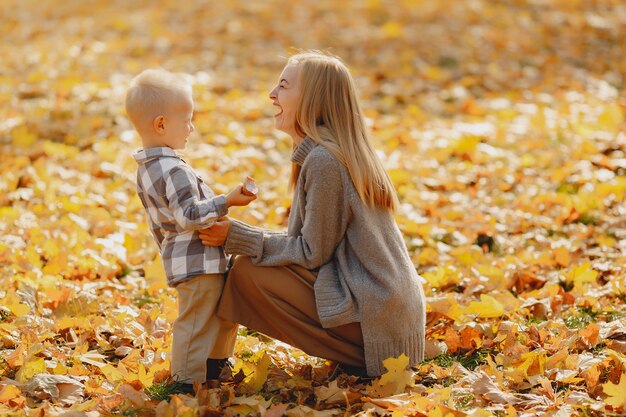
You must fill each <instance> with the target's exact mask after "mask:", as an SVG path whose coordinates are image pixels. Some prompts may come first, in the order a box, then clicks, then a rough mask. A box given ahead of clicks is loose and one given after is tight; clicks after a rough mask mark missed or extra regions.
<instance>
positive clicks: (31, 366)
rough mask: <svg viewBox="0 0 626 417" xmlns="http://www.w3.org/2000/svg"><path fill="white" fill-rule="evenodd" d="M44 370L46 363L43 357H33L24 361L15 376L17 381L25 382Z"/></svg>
mask: <svg viewBox="0 0 626 417" xmlns="http://www.w3.org/2000/svg"><path fill="white" fill-rule="evenodd" d="M45 372H46V363H45V362H44V359H43V358H34V359H32V360H28V361H26V363H24V365H23V366H22V367H21V368H20V370H19V371H17V374H16V375H15V378H16V379H17V380H18V381H19V382H26V381H28V380H29V379H31V378H32V377H33V376H35V375H37V374H42V373H45Z"/></svg>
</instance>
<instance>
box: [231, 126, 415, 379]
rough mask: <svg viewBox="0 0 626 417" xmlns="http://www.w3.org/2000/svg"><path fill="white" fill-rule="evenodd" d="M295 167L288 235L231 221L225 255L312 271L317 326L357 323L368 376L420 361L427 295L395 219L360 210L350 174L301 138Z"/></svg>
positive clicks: (325, 152)
mask: <svg viewBox="0 0 626 417" xmlns="http://www.w3.org/2000/svg"><path fill="white" fill-rule="evenodd" d="M292 161H293V162H295V163H297V164H299V165H301V166H302V169H301V171H300V176H299V177H298V181H297V184H296V189H295V193H294V197H293V202H292V207H291V212H290V215H289V223H288V228H287V233H286V234H284V233H283V234H277V233H268V232H267V230H264V229H260V228H257V227H253V226H250V225H248V224H246V223H243V222H240V221H237V220H233V222H232V224H231V227H230V230H229V233H228V237H227V239H226V244H225V250H226V252H228V253H233V254H240V255H247V256H250V257H251V258H252V261H253V262H254V263H255V264H257V265H260V266H280V265H291V264H296V265H301V266H304V267H305V268H307V269H310V270H317V271H318V274H317V280H316V281H315V284H314V291H315V301H316V305H317V312H318V314H319V317H320V320H321V323H322V326H323V327H325V328H328V327H336V326H340V325H343V324H347V323H351V322H360V324H361V329H362V332H363V340H364V353H365V362H366V368H367V373H368V375H370V376H377V375H381V374H382V373H384V366H383V364H382V361H383V360H384V359H386V358H389V357H398V356H400V355H401V354H402V353H404V354H406V355H407V356H408V357H409V358H410V363H409V364H410V365H415V364H417V363H419V362H420V361H422V360H423V357H424V332H425V321H426V313H425V310H426V309H425V297H424V292H423V289H422V286H421V283H420V281H419V276H418V274H417V272H416V271H415V267H414V266H413V264H412V262H411V259H410V257H409V254H408V251H407V249H406V246H405V243H404V239H403V238H402V234H401V233H400V230H399V229H398V226H397V224H396V222H395V220H394V217H393V213H392V212H390V211H389V210H386V209H382V208H372V207H370V206H368V205H367V204H365V203H364V202H363V201H362V200H361V199H360V197H359V195H358V194H357V192H356V189H355V188H354V184H353V182H352V179H351V177H350V174H349V172H348V170H347V168H346V167H345V166H344V165H343V164H341V163H340V162H339V161H338V160H337V159H336V158H335V156H334V155H333V154H332V152H330V151H329V150H328V149H326V148H325V147H324V146H321V145H318V144H316V143H315V142H314V141H313V140H312V139H310V138H305V139H304V140H303V141H302V143H300V145H299V146H298V147H297V148H296V149H295V150H294V152H293V155H292Z"/></svg>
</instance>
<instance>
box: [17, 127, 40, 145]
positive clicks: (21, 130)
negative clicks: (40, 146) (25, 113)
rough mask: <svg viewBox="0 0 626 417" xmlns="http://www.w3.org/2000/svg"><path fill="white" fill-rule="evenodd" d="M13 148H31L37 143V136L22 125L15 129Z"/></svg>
mask: <svg viewBox="0 0 626 417" xmlns="http://www.w3.org/2000/svg"><path fill="white" fill-rule="evenodd" d="M11 134H12V136H13V146H17V147H18V148H29V147H31V146H32V145H33V144H34V143H35V142H36V141H37V135H36V134H34V133H33V132H31V131H30V130H29V129H28V127H27V126H25V125H21V126H18V127H16V128H15V129H13V132H11Z"/></svg>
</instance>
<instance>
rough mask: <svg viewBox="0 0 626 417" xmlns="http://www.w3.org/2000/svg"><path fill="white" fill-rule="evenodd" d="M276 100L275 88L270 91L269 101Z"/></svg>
mask: <svg viewBox="0 0 626 417" xmlns="http://www.w3.org/2000/svg"><path fill="white" fill-rule="evenodd" d="M275 98H276V87H274V89H273V90H272V91H270V99H271V100H274V99H275Z"/></svg>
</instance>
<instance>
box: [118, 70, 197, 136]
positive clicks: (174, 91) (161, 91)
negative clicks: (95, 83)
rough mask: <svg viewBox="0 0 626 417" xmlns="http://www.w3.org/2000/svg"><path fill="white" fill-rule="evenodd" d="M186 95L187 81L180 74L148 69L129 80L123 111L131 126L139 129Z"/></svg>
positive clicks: (146, 126) (189, 87)
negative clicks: (124, 110) (124, 109)
mask: <svg viewBox="0 0 626 417" xmlns="http://www.w3.org/2000/svg"><path fill="white" fill-rule="evenodd" d="M186 98H191V83H189V82H187V80H186V79H185V78H184V77H183V76H182V75H178V74H174V73H171V72H169V71H165V70H163V69H148V70H145V71H143V72H142V73H141V74H139V75H137V76H136V77H135V78H133V80H132V81H131V84H130V88H129V89H128V91H127V92H126V113H127V114H128V117H129V118H130V120H131V121H132V122H133V124H134V125H135V127H136V128H137V129H138V130H142V129H146V128H148V127H149V126H150V124H151V123H152V121H153V120H154V118H155V117H157V116H161V115H164V113H166V112H167V111H168V110H170V109H171V107H172V106H174V105H176V104H178V103H181V102H182V101H183V100H185V99H186Z"/></svg>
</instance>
